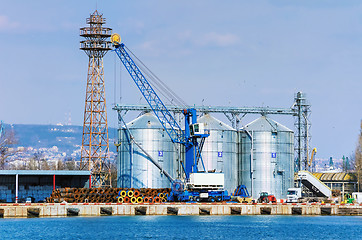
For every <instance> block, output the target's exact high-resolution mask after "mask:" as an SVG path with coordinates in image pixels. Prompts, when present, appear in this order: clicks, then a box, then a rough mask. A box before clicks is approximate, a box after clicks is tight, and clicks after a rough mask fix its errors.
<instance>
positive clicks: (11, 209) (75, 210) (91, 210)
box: [0, 203, 362, 218]
mask: <svg viewBox="0 0 362 240" xmlns="http://www.w3.org/2000/svg"><path fill="white" fill-rule="evenodd" d="M109 215H115V216H128V215H362V204H320V203H308V204H306V203H301V204H295V203H293V204H291V203H277V204H275V203H274V204H270V203H269V204H246V203H160V204H145V203H143V204H120V203H88V204H87V203H73V204H71V203H68V204H66V203H32V204H0V218H17V217H23V218H24V217H66V216H109Z"/></svg>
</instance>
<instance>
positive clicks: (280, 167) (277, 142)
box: [239, 119, 294, 198]
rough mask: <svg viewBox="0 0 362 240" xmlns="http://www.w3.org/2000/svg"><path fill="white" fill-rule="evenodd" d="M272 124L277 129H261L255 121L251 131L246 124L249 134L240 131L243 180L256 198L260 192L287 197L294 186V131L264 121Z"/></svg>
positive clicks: (240, 174)
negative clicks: (288, 190) (255, 124)
mask: <svg viewBox="0 0 362 240" xmlns="http://www.w3.org/2000/svg"><path fill="white" fill-rule="evenodd" d="M270 123H272V124H274V128H272V129H265V128H262V129H258V126H253V125H252V123H251V124H250V126H249V128H250V129H249V130H248V125H247V127H246V130H248V133H249V134H247V132H246V131H245V130H244V131H241V132H240V133H239V142H240V143H239V152H240V154H239V157H240V165H239V177H240V182H239V183H241V184H244V185H246V187H247V188H248V189H249V191H250V193H251V194H252V196H253V197H254V198H258V197H259V194H260V192H268V193H270V194H274V195H275V197H276V198H286V194H287V189H288V188H290V187H293V176H294V171H293V158H294V133H293V131H291V130H290V129H288V128H286V127H284V126H282V125H280V124H279V123H277V122H275V121H273V120H271V119H268V120H267V121H265V122H264V123H263V124H265V125H267V124H270ZM251 138H253V146H252V140H251ZM252 148H253V149H252ZM251 151H253V159H251V155H252V154H251ZM251 165H253V168H251ZM252 172H253V173H252Z"/></svg>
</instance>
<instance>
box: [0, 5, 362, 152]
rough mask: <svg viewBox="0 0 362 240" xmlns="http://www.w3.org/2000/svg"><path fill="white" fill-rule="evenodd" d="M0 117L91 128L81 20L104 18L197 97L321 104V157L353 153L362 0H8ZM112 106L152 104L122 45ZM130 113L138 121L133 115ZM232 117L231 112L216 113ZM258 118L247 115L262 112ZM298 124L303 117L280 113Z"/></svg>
mask: <svg viewBox="0 0 362 240" xmlns="http://www.w3.org/2000/svg"><path fill="white" fill-rule="evenodd" d="M0 3H1V8H0V54H1V58H0V120H2V121H4V122H5V123H10V124H11V123H13V124H56V123H66V122H67V121H68V118H69V115H70V116H71V121H72V124H74V125H82V124H83V114H84V101H85V85H86V77H87V64H88V57H87V56H86V54H85V53H84V52H82V51H81V50H79V41H81V40H82V39H81V37H80V36H79V28H81V27H85V26H86V18H87V17H89V14H90V13H92V12H94V10H95V9H97V10H98V11H99V12H101V13H103V16H104V17H105V18H106V21H107V23H106V26H107V27H110V28H112V29H113V32H117V33H119V34H120V35H121V37H122V41H123V42H124V43H125V44H126V46H127V47H128V48H129V49H131V50H132V52H133V53H135V55H136V56H137V57H138V58H140V59H141V60H142V62H144V63H145V64H146V65H147V66H148V67H149V68H150V69H151V70H152V71H153V72H154V73H155V74H156V75H157V76H158V77H159V78H160V79H162V81H163V82H165V83H166V84H167V85H168V86H169V87H170V88H171V89H172V90H173V91H174V92H176V93H177V94H178V96H180V97H181V98H182V99H183V100H185V101H186V102H187V103H188V104H189V105H191V106H192V105H210V106H232V107H245V106H247V107H253V106H256V107H260V106H270V107H283V108H289V107H290V106H291V105H292V104H293V98H294V94H295V93H296V92H298V91H302V92H304V93H306V94H307V97H308V101H309V102H310V104H311V106H312V107H311V110H312V114H311V123H312V127H311V136H312V141H311V145H312V147H317V149H318V152H317V157H318V158H328V157H333V158H341V157H342V156H343V155H345V156H350V155H351V154H352V152H353V151H354V149H355V147H356V143H357V136H358V133H359V130H360V122H361V119H362V105H361V103H362V94H361V89H362V81H361V78H362V68H361V66H362V2H361V1H356V0H350V1H340V0H319V1H315V0H299V1H298V0H294V1H290V0H273V1H272V0H270V1H268V0H256V1H246V0H225V1H216V0H197V1H195V0H183V1H173V0H134V1H112V0H108V1H105V0H104V1H100V0H98V1H96V0H77V1H70V0H53V1H45V0H34V1H27V0H13V1H4V0H0ZM104 69H105V82H106V98H107V111H108V121H109V126H111V127H115V126H117V116H116V112H115V111H113V110H112V107H113V106H114V104H145V101H144V100H143V99H142V96H141V94H140V93H139V91H138V90H137V88H136V87H135V86H134V84H133V83H132V80H131V79H130V77H129V76H128V75H127V72H126V70H125V69H124V68H123V67H122V66H121V63H120V62H119V60H118V59H117V57H116V55H115V53H114V52H109V53H107V55H106V56H105V58H104ZM132 117H133V116H132V115H129V116H128V118H129V119H128V120H131V119H132ZM215 117H217V118H219V119H221V120H223V121H225V122H226V123H227V120H226V118H225V117H223V116H217V115H216V116H215ZM257 117H258V116H257V115H254V116H252V115H250V116H247V117H245V118H244V119H243V121H242V124H247V123H249V122H251V121H252V120H254V119H256V118H257ZM270 117H271V118H273V119H275V120H277V121H278V122H280V123H282V124H284V125H286V126H287V127H289V128H291V129H293V127H294V126H293V121H294V120H293V118H292V117H285V116H270Z"/></svg>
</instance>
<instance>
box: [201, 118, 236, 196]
mask: <svg viewBox="0 0 362 240" xmlns="http://www.w3.org/2000/svg"><path fill="white" fill-rule="evenodd" d="M198 122H200V123H205V128H206V129H209V130H210V136H209V137H207V138H206V140H205V143H204V147H203V150H202V155H201V156H202V159H203V162H204V165H205V169H206V171H213V170H215V171H216V172H223V173H224V179H225V182H224V184H225V185H224V186H225V189H226V190H228V192H229V193H232V192H233V191H234V190H235V188H236V186H237V183H238V172H237V170H238V162H237V160H238V159H237V131H236V130H235V129H233V128H231V127H230V126H228V125H226V124H225V123H223V122H221V121H220V120H218V119H216V118H214V117H212V116H210V115H208V114H206V115H205V116H203V117H201V118H200V119H199V120H198ZM198 168H199V170H203V166H202V164H201V163H199V165H198Z"/></svg>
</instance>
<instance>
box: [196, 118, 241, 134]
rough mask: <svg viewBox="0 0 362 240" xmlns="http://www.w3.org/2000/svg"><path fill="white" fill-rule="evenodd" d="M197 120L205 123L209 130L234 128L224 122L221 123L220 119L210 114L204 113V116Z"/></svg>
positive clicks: (230, 129) (229, 129)
mask: <svg viewBox="0 0 362 240" xmlns="http://www.w3.org/2000/svg"><path fill="white" fill-rule="evenodd" d="M198 122H199V123H205V128H206V129H210V130H228V131H232V130H235V129H233V128H232V127H230V126H229V125H227V124H226V123H223V122H221V121H220V120H218V119H216V118H214V117H213V116H211V115H210V114H205V115H204V116H202V117H200V118H199V119H198Z"/></svg>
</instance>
